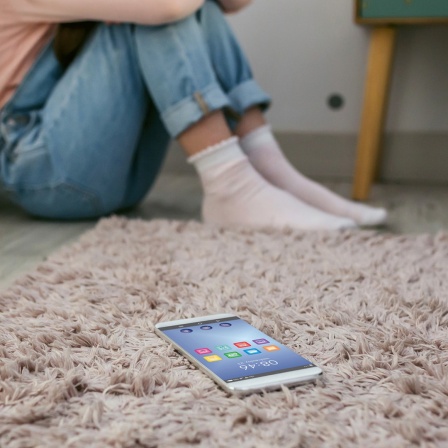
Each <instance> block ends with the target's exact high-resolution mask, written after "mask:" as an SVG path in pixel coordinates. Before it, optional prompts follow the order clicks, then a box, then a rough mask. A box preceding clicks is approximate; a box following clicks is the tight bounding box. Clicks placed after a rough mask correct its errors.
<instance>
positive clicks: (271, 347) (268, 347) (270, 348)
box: [263, 345, 280, 352]
mask: <svg viewBox="0 0 448 448" xmlns="http://www.w3.org/2000/svg"><path fill="white" fill-rule="evenodd" d="M263 348H264V349H265V350H266V351H268V352H275V351H277V350H280V349H279V348H278V347H277V346H276V345H265V346H264V347H263Z"/></svg>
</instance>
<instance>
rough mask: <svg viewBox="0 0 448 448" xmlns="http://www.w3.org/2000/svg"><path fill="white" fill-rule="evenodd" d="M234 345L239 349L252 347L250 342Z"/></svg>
mask: <svg viewBox="0 0 448 448" xmlns="http://www.w3.org/2000/svg"><path fill="white" fill-rule="evenodd" d="M233 345H235V346H236V347H238V348H244V347H250V344H249V342H235V343H234V344H233Z"/></svg>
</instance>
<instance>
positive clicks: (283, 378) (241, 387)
mask: <svg viewBox="0 0 448 448" xmlns="http://www.w3.org/2000/svg"><path fill="white" fill-rule="evenodd" d="M231 317H236V318H238V319H241V317H239V316H236V315H235V314H227V313H225V314H212V315H209V316H201V317H194V318H190V319H179V320H172V321H168V322H159V323H158V324H156V325H155V331H156V334H157V335H158V336H160V337H161V338H162V339H164V340H165V341H167V342H168V343H170V344H172V345H173V346H174V347H175V349H176V350H177V351H178V352H180V353H181V354H182V355H183V356H185V357H186V358H187V359H188V360H189V361H191V362H192V363H193V364H194V365H195V366H196V367H198V368H199V369H200V370H202V371H203V372H204V373H205V374H207V375H208V376H209V377H211V378H212V379H213V380H214V381H215V382H216V383H218V384H219V385H220V386H221V387H222V388H223V389H224V390H226V391H227V392H230V393H234V394H245V393H250V392H258V391H262V390H275V389H280V388H281V387H282V386H283V385H284V386H294V385H299V384H304V383H308V382H312V381H316V380H317V379H318V378H319V377H321V376H322V374H323V372H322V369H320V368H319V367H317V366H316V367H313V368H309V369H304V370H295V371H292V372H283V373H277V374H274V375H269V376H266V377H258V378H252V379H248V380H241V381H236V382H235V383H226V382H225V381H223V380H222V379H221V378H220V377H219V376H217V375H216V374H215V373H214V372H212V371H211V370H209V369H208V368H207V367H205V366H204V365H203V364H201V363H200V362H199V361H198V360H197V359H196V358H194V357H193V356H192V355H190V353H188V352H187V351H185V350H184V349H183V348H182V347H180V346H179V345H178V344H176V343H175V342H174V341H173V340H171V339H170V338H168V337H167V336H166V335H165V333H164V332H163V331H162V328H164V327H170V326H175V325H184V324H193V323H198V322H202V321H206V320H215V319H216V320H218V319H229V318H231ZM241 320H244V319H241ZM249 325H250V324H249Z"/></svg>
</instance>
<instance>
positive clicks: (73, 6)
mask: <svg viewBox="0 0 448 448" xmlns="http://www.w3.org/2000/svg"><path fill="white" fill-rule="evenodd" d="M202 3H203V0H93V1H92V0H0V108H1V107H3V106H4V105H5V104H6V102H7V101H8V100H9V99H10V98H11V96H12V95H13V93H14V91H15V90H16V88H17V86H18V85H19V84H20V83H21V81H22V80H23V77H24V76H25V74H26V72H27V71H28V70H29V69H30V67H31V65H32V64H33V62H34V60H35V59H36V57H37V55H38V54H39V52H40V51H41V50H42V49H43V47H44V46H45V44H46V43H48V42H49V40H50V39H51V36H52V34H53V31H54V24H55V23H59V22H76V21H81V20H95V21H105V22H108V21H110V22H124V23H140V24H145V25H159V24H162V23H167V22H172V21H175V20H180V19H182V18H184V17H187V16H188V15H190V14H192V13H193V12H194V11H196V10H197V9H198V8H199V7H200V6H201V5H202Z"/></svg>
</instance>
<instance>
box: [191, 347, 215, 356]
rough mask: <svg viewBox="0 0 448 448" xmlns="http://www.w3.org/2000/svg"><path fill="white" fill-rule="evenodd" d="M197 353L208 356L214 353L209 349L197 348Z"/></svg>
mask: <svg viewBox="0 0 448 448" xmlns="http://www.w3.org/2000/svg"><path fill="white" fill-rule="evenodd" d="M195 352H196V353H197V354H198V355H208V354H209V353H211V352H212V351H211V350H210V349H209V348H197V349H196V350H195Z"/></svg>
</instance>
